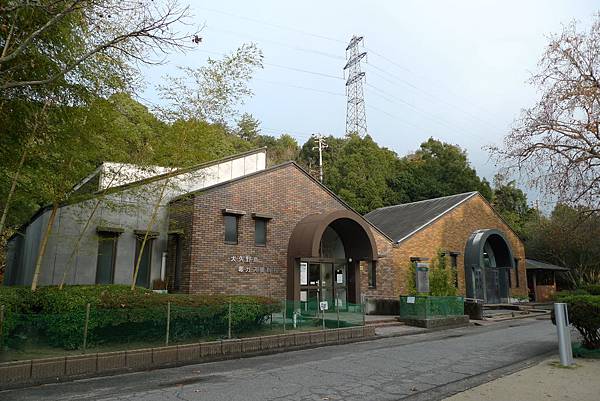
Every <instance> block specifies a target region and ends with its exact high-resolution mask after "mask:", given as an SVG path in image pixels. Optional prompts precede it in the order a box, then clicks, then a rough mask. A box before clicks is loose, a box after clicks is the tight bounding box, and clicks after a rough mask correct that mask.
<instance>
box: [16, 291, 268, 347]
mask: <svg viewBox="0 0 600 401" xmlns="http://www.w3.org/2000/svg"><path fill="white" fill-rule="evenodd" d="M25 291H27V292H28V293H29V294H32V295H31V297H30V299H29V301H27V302H25V303H24V304H23V303H22V304H21V305H20V306H18V307H20V308H22V310H25V309H23V308H29V310H30V311H32V312H34V314H30V315H28V318H29V322H28V323H29V325H30V326H31V327H35V329H36V330H37V331H38V332H39V333H37V334H40V335H41V336H42V337H44V338H45V341H46V342H47V343H48V344H50V345H52V346H55V347H62V348H65V349H76V348H78V347H79V346H80V345H81V344H82V340H83V329H84V322H85V315H86V305H87V304H88V303H89V304H90V319H89V322H88V344H94V343H104V342H124V341H132V340H135V341H137V340H147V339H159V338H164V335H165V332H166V320H167V303H169V302H170V303H171V316H170V317H171V319H170V333H171V338H173V339H183V338H190V337H191V338H194V337H196V338H197V337H203V336H207V335H224V334H225V333H226V332H227V327H228V311H229V302H231V303H232V329H233V330H236V331H241V330H248V329H251V328H254V327H257V326H259V325H260V324H262V323H263V321H264V319H265V318H266V316H268V315H269V314H270V313H272V312H274V311H275V310H277V308H278V306H279V305H278V304H277V303H275V301H273V300H272V299H270V298H267V297H255V296H224V295H216V296H203V295H187V294H157V293H154V292H152V291H150V290H147V289H142V288H136V289H135V290H134V291H131V290H130V289H129V287H127V286H117V285H109V286H69V287H65V288H64V289H63V290H59V289H58V288H56V287H43V288H40V289H39V290H38V291H36V292H35V293H31V292H30V291H29V290H28V289H25Z"/></svg>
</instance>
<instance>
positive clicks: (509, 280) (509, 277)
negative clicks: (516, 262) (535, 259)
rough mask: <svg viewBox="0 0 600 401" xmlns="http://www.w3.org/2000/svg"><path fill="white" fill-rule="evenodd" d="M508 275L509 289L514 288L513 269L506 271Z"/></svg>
mask: <svg viewBox="0 0 600 401" xmlns="http://www.w3.org/2000/svg"><path fill="white" fill-rule="evenodd" d="M506 273H507V275H508V287H509V288H512V269H506Z"/></svg>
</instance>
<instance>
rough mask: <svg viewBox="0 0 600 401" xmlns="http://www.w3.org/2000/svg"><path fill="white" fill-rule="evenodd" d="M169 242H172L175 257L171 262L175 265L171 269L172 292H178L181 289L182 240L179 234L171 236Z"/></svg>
mask: <svg viewBox="0 0 600 401" xmlns="http://www.w3.org/2000/svg"><path fill="white" fill-rule="evenodd" d="M170 240H171V241H173V242H174V244H175V246H174V247H173V248H174V251H175V257H174V258H173V262H174V263H175V266H174V269H173V273H172V274H173V290H174V291H179V289H181V275H182V260H183V238H182V236H181V235H179V234H172V235H171V238H170Z"/></svg>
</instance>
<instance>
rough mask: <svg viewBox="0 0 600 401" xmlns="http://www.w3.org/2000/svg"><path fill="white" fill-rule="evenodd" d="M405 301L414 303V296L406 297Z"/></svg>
mask: <svg viewBox="0 0 600 401" xmlns="http://www.w3.org/2000/svg"><path fill="white" fill-rule="evenodd" d="M406 303H407V304H414V303H415V297H406Z"/></svg>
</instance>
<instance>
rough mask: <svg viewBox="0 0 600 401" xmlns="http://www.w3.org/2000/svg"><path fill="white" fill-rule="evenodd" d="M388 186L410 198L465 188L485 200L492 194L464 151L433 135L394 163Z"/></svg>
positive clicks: (452, 192)
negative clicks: (477, 192)
mask: <svg viewBox="0 0 600 401" xmlns="http://www.w3.org/2000/svg"><path fill="white" fill-rule="evenodd" d="M392 188H393V189H394V191H395V192H397V193H398V194H399V197H400V198H408V199H410V201H418V200H423V199H431V198H437V197H441V196H447V195H453V194H457V193H462V192H469V191H479V192H480V193H481V194H482V195H483V196H484V197H485V198H486V199H488V200H490V199H491V197H492V190H491V188H490V185H489V183H488V182H487V180H485V179H481V178H479V177H478V176H477V172H476V171H475V169H474V168H472V167H471V165H470V163H469V161H468V158H467V152H466V151H465V150H463V149H461V148H459V147H458V146H456V145H451V144H448V143H444V142H441V141H438V140H436V139H433V138H430V139H429V140H427V141H426V142H424V143H422V144H421V147H420V149H419V150H417V151H416V152H415V153H414V154H412V155H409V156H406V157H405V158H404V159H403V160H402V161H401V162H399V163H398V169H397V176H396V177H395V178H394V180H393V181H392Z"/></svg>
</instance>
